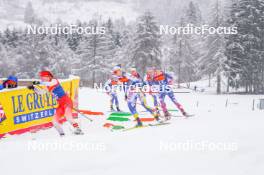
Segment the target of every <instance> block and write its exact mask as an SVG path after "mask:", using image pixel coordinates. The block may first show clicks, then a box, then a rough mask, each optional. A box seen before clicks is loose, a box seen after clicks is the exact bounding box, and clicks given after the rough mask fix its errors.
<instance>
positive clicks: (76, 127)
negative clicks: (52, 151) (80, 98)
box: [65, 107, 83, 135]
mask: <svg viewBox="0 0 264 175" xmlns="http://www.w3.org/2000/svg"><path fill="white" fill-rule="evenodd" d="M65 117H66V119H67V121H68V122H69V123H70V124H71V125H72V126H73V128H74V134H76V135H81V134H83V132H82V130H81V129H80V127H79V124H78V123H77V122H76V121H74V119H73V115H72V108H70V107H67V108H66V109H65Z"/></svg>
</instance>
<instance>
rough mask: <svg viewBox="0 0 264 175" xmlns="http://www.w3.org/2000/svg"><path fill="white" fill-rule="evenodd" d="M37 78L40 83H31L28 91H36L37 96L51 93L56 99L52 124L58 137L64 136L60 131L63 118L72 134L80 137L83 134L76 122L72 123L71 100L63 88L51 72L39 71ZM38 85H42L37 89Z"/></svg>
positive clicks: (61, 130)
mask: <svg viewBox="0 0 264 175" xmlns="http://www.w3.org/2000/svg"><path fill="white" fill-rule="evenodd" d="M39 77H40V79H41V82H36V81H35V82H33V85H32V86H29V87H28V88H29V89H32V90H36V92H37V93H39V94H45V93H51V94H52V95H53V96H54V97H55V98H56V99H57V103H58V107H57V109H56V113H55V115H54V116H53V120H52V123H53V125H54V127H55V129H56V130H57V131H58V132H59V134H60V136H64V135H65V133H64V131H63V129H62V126H61V123H60V118H61V117H63V116H65V118H66V119H67V121H68V122H70V123H71V125H72V126H73V127H74V129H75V130H74V134H76V135H81V134H83V132H82V130H81V129H80V127H79V125H78V123H77V122H75V121H74V119H73V116H72V110H73V102H72V100H71V98H70V97H69V96H68V95H67V94H66V93H65V91H64V89H63V87H62V86H61V84H60V82H59V81H58V80H57V79H56V78H54V76H53V75H52V73H51V72H49V71H41V72H40V73H39ZM38 85H44V86H45V87H44V88H43V87H42V86H41V87H39V86H38Z"/></svg>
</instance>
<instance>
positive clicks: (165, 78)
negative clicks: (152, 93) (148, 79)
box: [153, 70, 189, 120]
mask: <svg viewBox="0 0 264 175" xmlns="http://www.w3.org/2000/svg"><path fill="white" fill-rule="evenodd" d="M153 80H154V81H156V82H157V83H158V84H159V85H160V92H159V100H160V104H161V108H162V111H163V112H164V115H165V118H166V119H167V120H169V119H170V118H171V114H170V113H169V111H168V109H167V106H166V103H165V97H166V96H168V97H169V98H170V99H171V101H172V102H173V103H174V104H175V106H176V107H177V108H178V109H179V110H180V111H181V113H182V115H183V116H185V117H188V116H189V115H188V114H187V113H186V112H185V110H184V108H183V106H182V105H181V104H180V103H179V102H178V101H177V99H176V98H175V96H174V92H173V89H172V88H171V85H173V77H172V76H171V75H169V74H168V73H165V72H163V71H161V70H155V71H154V76H153Z"/></svg>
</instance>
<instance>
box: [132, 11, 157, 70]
mask: <svg viewBox="0 0 264 175" xmlns="http://www.w3.org/2000/svg"><path fill="white" fill-rule="evenodd" d="M132 45H133V48H132V49H133V50H132V52H133V55H132V58H131V64H132V65H133V66H135V67H136V68H137V69H138V71H139V72H140V73H141V74H143V73H144V72H145V71H146V68H147V67H148V66H160V65H161V60H160V58H161V50H160V48H161V42H160V36H159V27H158V26H157V23H156V22H155V19H154V16H153V15H152V14H151V13H150V12H146V13H145V14H144V15H142V16H141V17H140V18H139V20H138V23H137V29H136V32H135V37H134V40H133V43H132Z"/></svg>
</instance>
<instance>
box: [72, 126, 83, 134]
mask: <svg viewBox="0 0 264 175" xmlns="http://www.w3.org/2000/svg"><path fill="white" fill-rule="evenodd" d="M73 133H74V134H75V135H83V134H84V133H83V132H82V130H81V129H80V128H76V129H75V131H74V132H73Z"/></svg>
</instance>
